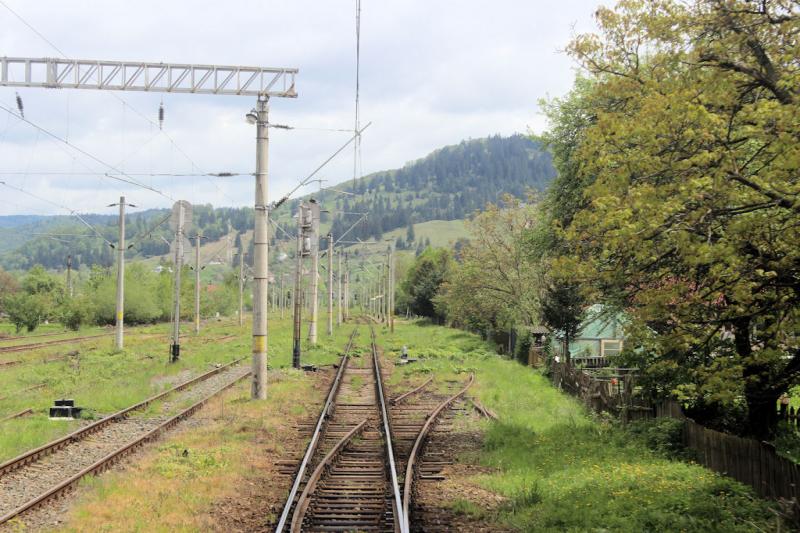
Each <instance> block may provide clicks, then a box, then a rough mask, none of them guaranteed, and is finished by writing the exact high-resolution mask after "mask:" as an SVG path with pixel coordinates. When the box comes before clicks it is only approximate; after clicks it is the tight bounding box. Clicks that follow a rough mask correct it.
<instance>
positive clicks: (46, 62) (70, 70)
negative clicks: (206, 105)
mask: <svg viewBox="0 0 800 533" xmlns="http://www.w3.org/2000/svg"><path fill="white" fill-rule="evenodd" d="M296 74H297V69H294V68H262V67H242V66H220V65H189V64H179V63H147V62H141V61H96V60H85V59H58V58H49V57H45V58H38V59H37V58H27V57H26V58H22V57H3V58H0V85H4V86H7V87H46V88H52V89H101V90H118V91H150V92H170V93H195V94H218V95H238V96H259V95H261V96H267V97H273V96H278V97H289V98H294V97H296V96H297V93H296V92H295V87H294V82H295V75H296Z"/></svg>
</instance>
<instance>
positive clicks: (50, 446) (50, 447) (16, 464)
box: [0, 357, 246, 476]
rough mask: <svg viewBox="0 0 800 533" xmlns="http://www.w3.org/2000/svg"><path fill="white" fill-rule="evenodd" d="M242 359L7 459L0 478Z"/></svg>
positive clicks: (0, 470) (1, 467)
mask: <svg viewBox="0 0 800 533" xmlns="http://www.w3.org/2000/svg"><path fill="white" fill-rule="evenodd" d="M244 359H246V358H245V357H242V358H240V359H236V360H235V361H232V362H230V363H228V364H225V365H222V366H220V367H218V368H215V369H214V370H211V371H209V372H206V373H205V374H200V375H199V376H197V377H194V378H192V379H190V380H188V381H184V382H183V383H181V384H180V385H177V386H176V387H173V388H171V389H169V390H166V391H164V392H161V393H159V394H156V395H155V396H151V397H150V398H147V399H146V400H143V401H141V402H139V403H137V404H135V405H132V406H130V407H126V408H125V409H122V410H121V411H117V412H116V413H114V414H112V415H109V416H107V417H105V418H101V419H100V420H98V421H96V422H93V423H91V424H89V425H88V426H84V427H82V428H81V429H78V430H76V431H73V432H72V433H69V434H67V435H64V436H63V437H60V438H58V439H56V440H54V441H51V442H48V443H47V444H43V445H41V446H39V447H38V448H34V449H33V450H29V451H27V452H25V453H23V454H21V455H18V456H17V457H14V458H13V459H9V460H8V461H6V462H4V463H2V464H0V476H3V475H5V474H7V473H9V472H11V471H13V470H16V469H17V468H20V467H23V466H25V465H27V464H30V463H32V462H34V461H36V460H38V459H39V458H41V457H44V456H46V455H50V454H51V453H53V452H55V451H57V450H59V449H60V448H63V447H64V446H66V445H67V444H70V443H72V442H75V441H79V440H82V439H84V438H86V437H87V436H88V435H89V434H91V433H93V432H95V431H98V430H100V429H102V428H104V427H105V426H107V425H109V424H112V423H114V422H116V421H117V420H119V419H121V418H125V417H126V416H127V415H128V414H129V413H131V412H132V411H136V410H138V409H142V408H144V407H147V406H148V405H150V404H151V403H153V402H155V401H158V400H160V399H161V398H164V397H165V396H167V395H169V394H172V393H174V392H178V391H181V390H183V389H185V388H187V387H190V386H192V385H194V384H196V383H199V382H201V381H205V380H206V379H208V378H210V377H211V376H213V375H215V374H219V373H220V372H222V371H224V370H226V369H228V368H230V367H231V366H233V365H235V364H237V363H240V362H241V361H243V360H244Z"/></svg>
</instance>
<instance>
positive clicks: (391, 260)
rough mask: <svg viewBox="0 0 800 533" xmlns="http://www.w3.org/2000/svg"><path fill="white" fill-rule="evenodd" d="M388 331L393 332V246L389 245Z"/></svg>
mask: <svg viewBox="0 0 800 533" xmlns="http://www.w3.org/2000/svg"><path fill="white" fill-rule="evenodd" d="M388 306H389V331H390V332H392V333H394V248H392V245H391V244H390V245H389V302H388Z"/></svg>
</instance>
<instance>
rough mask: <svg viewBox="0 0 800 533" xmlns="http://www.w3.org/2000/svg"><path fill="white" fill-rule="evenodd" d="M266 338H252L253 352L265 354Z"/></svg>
mask: <svg viewBox="0 0 800 533" xmlns="http://www.w3.org/2000/svg"><path fill="white" fill-rule="evenodd" d="M266 351H267V338H266V337H265V336H259V337H253V352H259V353H261V352H266Z"/></svg>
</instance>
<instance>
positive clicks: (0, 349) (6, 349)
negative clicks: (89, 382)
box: [0, 331, 114, 353]
mask: <svg viewBox="0 0 800 533" xmlns="http://www.w3.org/2000/svg"><path fill="white" fill-rule="evenodd" d="M112 335H114V332H113V331H112V332H111V333H98V334H97V335H86V336H84V337H71V338H69V339H56V340H52V341H42V342H30V343H28V344H15V345H14V346H0V353H13V352H24V351H26V350H37V349H39V348H47V347H48V346H58V345H59V344H69V343H74V342H83V341H88V340H94V339H101V338H103V337H110V336H112Z"/></svg>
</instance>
